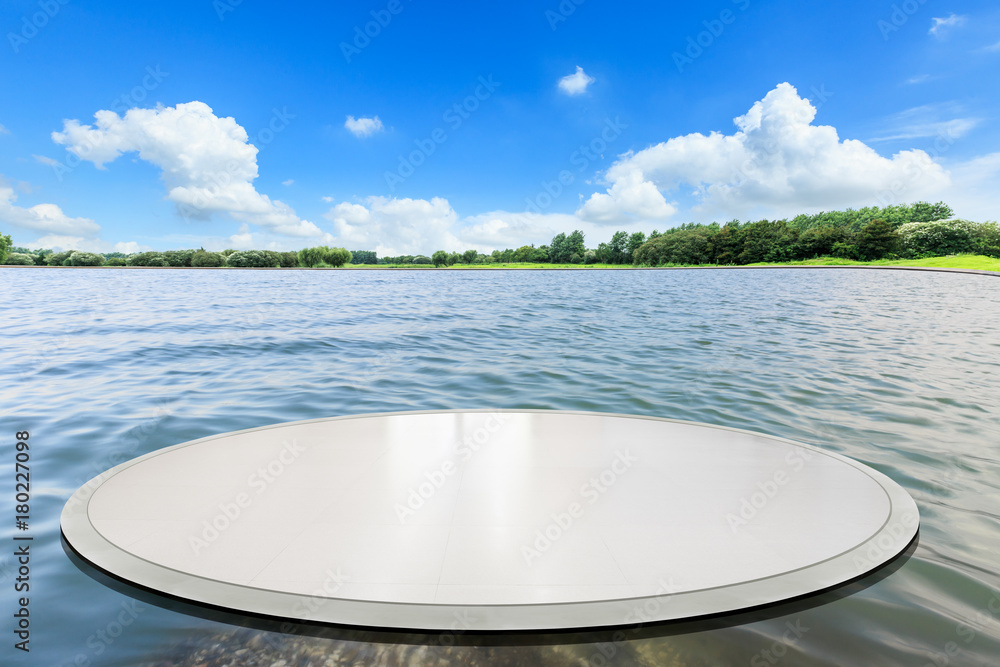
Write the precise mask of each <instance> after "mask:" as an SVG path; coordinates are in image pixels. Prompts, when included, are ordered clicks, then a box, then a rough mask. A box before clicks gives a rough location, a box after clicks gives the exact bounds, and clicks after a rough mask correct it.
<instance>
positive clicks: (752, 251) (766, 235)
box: [737, 220, 798, 264]
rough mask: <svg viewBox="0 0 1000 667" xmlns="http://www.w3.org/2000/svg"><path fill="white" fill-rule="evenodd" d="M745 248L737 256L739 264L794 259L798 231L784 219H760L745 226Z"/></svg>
mask: <svg viewBox="0 0 1000 667" xmlns="http://www.w3.org/2000/svg"><path fill="white" fill-rule="evenodd" d="M743 233H744V237H743V250H742V251H741V252H740V254H739V255H738V256H737V263H738V264H754V263H756V262H786V261H788V260H790V259H792V248H793V246H794V245H795V241H796V240H797V239H798V231H797V230H795V229H793V228H791V227H789V226H788V223H787V222H785V221H784V220H776V221H774V222H771V221H770V220H758V221H757V222H751V223H749V224H747V225H745V226H744V227H743Z"/></svg>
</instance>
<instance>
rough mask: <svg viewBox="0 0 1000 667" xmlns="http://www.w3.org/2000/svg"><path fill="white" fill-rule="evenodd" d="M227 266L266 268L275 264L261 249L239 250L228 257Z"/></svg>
mask: <svg viewBox="0 0 1000 667" xmlns="http://www.w3.org/2000/svg"><path fill="white" fill-rule="evenodd" d="M226 266H231V267H235V268H256V269H264V268H269V267H272V266H274V264H272V262H271V259H270V258H269V257H268V256H267V255H265V254H264V252H263V251H261V250H237V251H236V252H234V253H232V254H231V255H229V257H226Z"/></svg>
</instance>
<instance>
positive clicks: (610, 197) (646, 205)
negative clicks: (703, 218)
mask: <svg viewBox="0 0 1000 667" xmlns="http://www.w3.org/2000/svg"><path fill="white" fill-rule="evenodd" d="M619 164H622V163H619ZM616 166H617V165H616ZM676 212H677V209H676V208H674V207H673V206H672V205H670V204H668V203H667V200H666V199H664V197H663V194H662V193H660V191H659V190H658V189H657V187H656V185H654V184H653V183H652V182H650V181H647V180H645V178H644V176H643V173H642V170H641V169H639V168H629V167H624V168H621V169H618V170H616V172H615V174H614V176H613V180H612V181H611V187H610V188H608V191H607V194H602V193H599V192H595V193H594V194H592V195H591V196H590V199H588V200H587V201H586V202H584V204H583V206H581V207H580V209H579V210H578V211H577V212H576V214H577V215H578V216H579V217H580V218H582V219H584V220H589V221H591V222H597V223H603V224H620V223H623V222H629V221H632V220H637V219H638V220H650V221H652V220H666V219H668V218H669V217H670V216H672V215H673V214H674V213H676Z"/></svg>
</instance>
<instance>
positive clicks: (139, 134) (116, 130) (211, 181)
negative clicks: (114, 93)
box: [52, 102, 322, 237]
mask: <svg viewBox="0 0 1000 667" xmlns="http://www.w3.org/2000/svg"><path fill="white" fill-rule="evenodd" d="M94 118H95V119H96V123H95V124H94V125H93V126H92V125H81V124H80V123H79V121H76V120H66V121H64V122H63V131H62V132H53V133H52V140H53V141H55V142H56V143H57V144H63V145H65V146H66V148H67V150H69V151H70V152H72V153H74V154H75V155H77V156H78V157H80V158H82V159H84V160H89V161H90V162H93V163H94V165H95V166H96V167H97V168H98V169H103V168H104V164H105V163H107V162H111V161H113V160H115V159H116V158H117V157H118V156H119V155H121V154H122V153H125V152H130V151H135V152H138V153H139V157H140V158H142V159H143V160H145V161H147V162H150V163H152V164H155V165H156V166H158V167H160V169H161V170H162V177H163V180H164V183H165V184H166V187H167V198H168V199H170V200H171V201H173V202H174V203H175V204H176V205H177V208H178V211H179V212H180V213H181V215H184V216H185V217H186V218H197V219H207V218H209V217H210V216H211V215H212V214H214V213H227V214H229V215H230V216H231V217H232V218H233V219H236V220H239V221H242V222H248V223H251V224H255V225H260V226H261V227H264V228H266V229H268V230H270V231H273V232H275V233H277V234H283V235H286V236H297V237H310V236H321V235H322V232H321V231H320V229H319V227H317V226H316V225H315V224H313V223H312V222H309V221H308V220H303V219H301V218H299V217H298V216H297V215H296V214H295V211H294V210H292V208H291V207H290V206H288V205H287V204H285V203H283V202H281V201H278V200H271V199H270V198H269V197H268V196H267V195H264V194H261V193H259V192H257V190H256V189H254V186H253V181H254V179H256V178H257V148H256V147H255V146H254V145H252V144H250V143H249V142H248V138H247V133H246V130H244V129H243V128H242V127H241V126H240V125H239V124H237V123H236V121H235V120H234V119H233V118H219V117H218V116H216V115H215V114H214V113H213V112H212V109H211V108H210V107H209V106H208V105H207V104H204V103H203V102H188V103H186V104H178V105H177V106H176V107H163V106H158V107H156V108H155V109H139V108H134V109H129V110H128V111H127V112H126V113H125V115H124V116H123V117H119V116H118V114H116V113H115V112H114V111H106V110H102V111H98V112H97V113H96V114H94Z"/></svg>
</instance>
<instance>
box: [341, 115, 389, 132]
mask: <svg viewBox="0 0 1000 667" xmlns="http://www.w3.org/2000/svg"><path fill="white" fill-rule="evenodd" d="M344 127H346V128H347V129H348V130H350V132H351V134H353V135H354V136H356V137H370V136H371V135H373V134H375V133H376V132H381V131H382V130H384V129H385V127H384V126H383V125H382V121H381V120H379V117H378V116H375V117H374V118H355V117H354V116H348V117H347V120H345V121H344Z"/></svg>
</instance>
